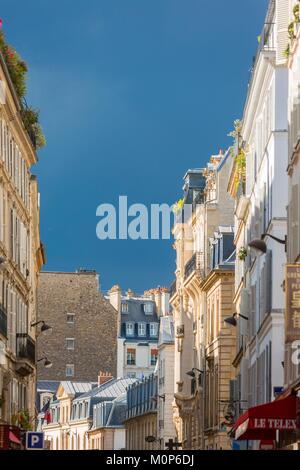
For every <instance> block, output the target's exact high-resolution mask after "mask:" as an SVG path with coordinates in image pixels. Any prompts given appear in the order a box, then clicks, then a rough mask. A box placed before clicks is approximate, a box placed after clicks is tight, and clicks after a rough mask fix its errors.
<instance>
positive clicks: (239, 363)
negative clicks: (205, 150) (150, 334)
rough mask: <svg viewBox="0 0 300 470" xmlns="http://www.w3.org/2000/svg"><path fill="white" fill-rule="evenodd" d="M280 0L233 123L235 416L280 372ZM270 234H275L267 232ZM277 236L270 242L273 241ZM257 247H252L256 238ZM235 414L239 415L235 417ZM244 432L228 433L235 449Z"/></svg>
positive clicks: (272, 392)
mask: <svg viewBox="0 0 300 470" xmlns="http://www.w3.org/2000/svg"><path fill="white" fill-rule="evenodd" d="M287 13H288V0H277V1H276V2H274V1H270V2H269V7H268V10H267V14H266V19H265V22H264V25H263V28H262V33H261V36H260V37H261V41H260V43H259V47H258V51H257V54H256V57H255V61H254V64H253V68H252V74H251V77H250V82H249V86H248V93H247V98H246V102H245V107H244V111H243V120H242V123H241V124H239V125H238V126H236V129H235V145H234V152H233V153H232V157H233V162H232V172H231V175H230V179H229V191H230V193H231V194H232V196H233V197H234V199H235V244H236V248H237V257H236V281H235V294H234V303H235V311H236V319H237V322H236V328H237V350H236V357H235V359H234V361H233V363H234V366H235V368H236V381H237V382H236V385H237V388H236V392H235V395H236V398H235V399H236V402H237V403H238V404H239V406H238V407H237V408H236V418H238V416H239V415H241V416H246V415H244V414H243V411H245V410H248V411H249V410H251V409H252V408H254V407H256V406H257V405H260V404H266V403H270V402H271V401H272V400H274V398H276V390H278V389H281V388H282V386H283V375H284V374H283V373H284V368H283V365H282V364H284V300H285V299H284V292H283V281H284V266H285V263H286V252H285V247H284V239H285V235H286V229H287V223H286V215H287V214H286V206H287V201H288V185H287V177H286V168H287V163H288V159H287V156H288V120H287V97H288V71H287V67H286V62H287V58H286V56H285V54H284V49H285V47H286V43H287V39H288V38H287V27H288V23H287V22H288V14H287ZM274 237H275V239H274ZM276 238H277V239H279V240H282V241H283V243H278V241H277V240H276ZM262 241H263V242H264V247H265V249H264V250H263V251H262V250H259V249H254V248H255V247H256V246H257V242H259V243H261V242H262ZM241 419H243V418H241ZM246 431H247V427H245V432H244V433H241V432H239V433H238V432H236V438H238V439H239V441H240V448H242V447H243V448H245V447H246V446H248V448H254V449H257V448H258V446H259V439H256V440H255V439H252V442H250V443H247V442H246V441H247V433H246Z"/></svg>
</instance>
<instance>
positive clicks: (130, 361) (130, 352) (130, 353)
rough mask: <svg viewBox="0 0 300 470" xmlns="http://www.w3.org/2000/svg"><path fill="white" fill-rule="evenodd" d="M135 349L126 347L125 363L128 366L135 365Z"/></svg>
mask: <svg viewBox="0 0 300 470" xmlns="http://www.w3.org/2000/svg"><path fill="white" fill-rule="evenodd" d="M135 356H136V354H135V349H134V348H131V349H129V348H128V349H127V365H129V366H135Z"/></svg>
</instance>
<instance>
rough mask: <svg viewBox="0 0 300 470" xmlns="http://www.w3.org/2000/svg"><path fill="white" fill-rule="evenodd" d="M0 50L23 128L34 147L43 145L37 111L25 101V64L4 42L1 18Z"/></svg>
mask: <svg viewBox="0 0 300 470" xmlns="http://www.w3.org/2000/svg"><path fill="white" fill-rule="evenodd" d="M0 51H1V53H2V56H3V58H4V61H5V64H6V67H7V70H8V72H9V75H10V78H11V81H12V83H13V86H14V89H15V92H16V94H17V97H18V98H19V101H20V105H21V112H20V114H21V117H22V120H23V124H24V127H25V129H26V130H27V132H28V134H29V136H30V138H31V141H32V143H33V144H34V146H35V148H36V149H39V148H41V147H43V146H44V145H45V144H46V140H45V137H44V134H43V130H42V127H41V125H40V123H39V113H38V111H36V110H34V109H33V108H31V107H28V106H27V104H26V101H25V95H26V91H27V87H26V80H27V71H28V69H27V65H26V62H24V60H22V58H21V57H20V56H19V54H18V53H17V52H16V51H15V50H14V49H13V47H11V46H10V45H9V44H7V43H6V40H5V35H4V33H3V31H2V20H0Z"/></svg>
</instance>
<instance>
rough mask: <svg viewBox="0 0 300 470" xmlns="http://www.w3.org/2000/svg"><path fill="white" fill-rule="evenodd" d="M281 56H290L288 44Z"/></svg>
mask: <svg viewBox="0 0 300 470" xmlns="http://www.w3.org/2000/svg"><path fill="white" fill-rule="evenodd" d="M283 55H284V57H286V58H288V57H289V55H290V45H289V44H288V45H287V46H286V48H285V50H284V51H283Z"/></svg>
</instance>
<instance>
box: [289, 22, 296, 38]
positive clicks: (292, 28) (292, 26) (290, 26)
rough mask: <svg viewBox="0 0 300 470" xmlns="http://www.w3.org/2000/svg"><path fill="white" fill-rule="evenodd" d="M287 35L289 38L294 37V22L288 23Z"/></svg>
mask: <svg viewBox="0 0 300 470" xmlns="http://www.w3.org/2000/svg"><path fill="white" fill-rule="evenodd" d="M288 35H289V38H290V39H294V38H295V22H294V21H292V22H291V23H290V24H289V25H288Z"/></svg>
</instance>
